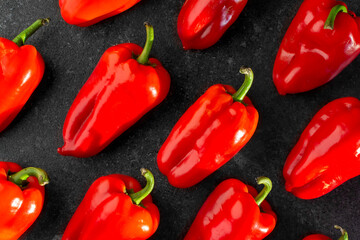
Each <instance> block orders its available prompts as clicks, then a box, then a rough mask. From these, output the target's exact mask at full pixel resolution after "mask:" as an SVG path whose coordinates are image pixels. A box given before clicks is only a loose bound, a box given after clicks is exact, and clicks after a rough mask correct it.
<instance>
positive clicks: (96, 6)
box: [59, 0, 140, 27]
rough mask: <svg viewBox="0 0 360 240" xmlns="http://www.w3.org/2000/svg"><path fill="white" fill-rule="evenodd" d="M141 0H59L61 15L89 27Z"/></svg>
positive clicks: (76, 23) (70, 22)
mask: <svg viewBox="0 0 360 240" xmlns="http://www.w3.org/2000/svg"><path fill="white" fill-rule="evenodd" d="M138 2H140V0H106V1H101V0H59V6H60V10H61V16H62V17H63V18H64V20H65V21H66V22H67V23H69V24H72V25H77V26H79V27H87V26H90V25H93V24H95V23H97V22H100V21H102V20H104V19H106V18H109V17H112V16H115V15H117V14H119V13H122V12H124V11H125V10H127V9H129V8H131V7H132V6H134V5H135V4H136V3H138Z"/></svg>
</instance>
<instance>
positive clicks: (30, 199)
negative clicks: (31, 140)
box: [0, 162, 49, 240]
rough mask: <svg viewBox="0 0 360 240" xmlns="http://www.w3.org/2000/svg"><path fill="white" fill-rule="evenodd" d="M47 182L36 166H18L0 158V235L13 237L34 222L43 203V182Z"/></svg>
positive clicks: (5, 239)
mask: <svg viewBox="0 0 360 240" xmlns="http://www.w3.org/2000/svg"><path fill="white" fill-rule="evenodd" d="M48 183H49V178H48V176H47V174H46V172H45V171H44V170H42V169H40V168H34V167H28V168H24V169H22V168H21V167H20V166H19V165H18V164H16V163H11V162H0V199H1V201H0V216H1V218H0V239H1V240H17V239H19V238H20V236H21V235H22V234H23V233H24V232H25V231H26V230H27V229H28V228H29V227H30V226H31V225H32V224H33V222H35V220H36V218H37V217H38V216H39V214H40V212H41V209H42V207H43V204H44V194H45V190H44V185H46V184H48Z"/></svg>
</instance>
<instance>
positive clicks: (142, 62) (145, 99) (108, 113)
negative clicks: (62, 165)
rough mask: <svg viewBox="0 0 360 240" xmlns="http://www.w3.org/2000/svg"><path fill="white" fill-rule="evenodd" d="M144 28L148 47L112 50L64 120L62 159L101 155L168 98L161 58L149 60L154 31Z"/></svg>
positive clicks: (119, 46)
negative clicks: (65, 157) (108, 146)
mask: <svg viewBox="0 0 360 240" xmlns="http://www.w3.org/2000/svg"><path fill="white" fill-rule="evenodd" d="M146 29H147V34H148V38H147V41H146V45H145V48H144V49H142V48H141V47H139V46H138V45H135V44H132V43H125V44H120V45H117V46H114V47H111V48H109V49H108V50H106V52H105V53H104V55H103V56H102V57H101V59H100V61H99V63H98V65H97V66H96V68H95V70H94V71H93V73H92V74H91V76H90V78H89V79H88V80H87V82H86V83H85V85H84V86H83V87H82V88H81V90H80V92H79V93H78V95H77V96H76V98H75V100H74V102H73V104H72V105H71V108H70V110H69V112H68V114H67V116H66V119H65V124H64V129H63V138H64V142H65V144H64V146H63V147H62V148H59V149H58V152H59V153H60V154H61V155H70V156H75V157H91V156H93V155H95V154H97V153H99V152H100V151H102V150H103V149H104V148H105V147H106V146H107V145H109V144H110V143H111V142H112V141H113V140H114V139H115V138H117V137H118V136H120V135H121V134H122V133H123V132H124V131H125V130H127V129H128V128H129V127H131V126H132V125H133V124H134V123H135V122H137V121H138V120H139V119H140V118H141V117H142V116H143V115H145V114H146V113H147V112H148V111H150V110H151V109H152V108H154V107H155V106H157V105H158V104H159V103H160V102H162V101H163V100H164V98H165V97H166V95H167V94H168V92H169V88H170V75H169V73H168V72H167V71H166V70H165V68H164V67H163V66H162V65H161V63H160V62H159V61H158V60H156V59H154V58H150V59H148V56H149V53H150V50H151V45H152V42H153V39H154V33H153V28H152V26H150V25H146ZM134 56H135V57H134ZM137 56H138V57H137ZM136 57H137V58H136Z"/></svg>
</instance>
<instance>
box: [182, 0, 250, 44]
mask: <svg viewBox="0 0 360 240" xmlns="http://www.w3.org/2000/svg"><path fill="white" fill-rule="evenodd" d="M246 3H247V0H222V1H218V0H187V1H185V3H184V6H183V7H182V9H181V11H180V14H179V17H178V22H177V29H178V34H179V37H180V39H181V42H182V44H183V47H184V49H185V50H186V49H204V48H208V47H210V46H212V45H214V44H215V43H216V42H217V41H218V40H219V39H220V38H221V36H222V35H223V34H224V33H225V31H226V30H227V29H228V28H229V27H230V26H231V25H232V24H233V23H234V22H235V21H236V19H237V18H238V16H239V15H240V13H241V12H242V10H243V9H244V7H245V5H246Z"/></svg>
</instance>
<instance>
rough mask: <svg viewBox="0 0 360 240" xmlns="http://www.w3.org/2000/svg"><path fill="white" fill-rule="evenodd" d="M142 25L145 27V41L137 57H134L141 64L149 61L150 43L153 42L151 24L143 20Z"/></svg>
mask: <svg viewBox="0 0 360 240" xmlns="http://www.w3.org/2000/svg"><path fill="white" fill-rule="evenodd" d="M144 25H145V27H146V43H145V46H144V49H143V51H142V52H141V54H140V55H139V57H138V58H137V59H136V60H137V61H138V63H140V64H143V65H145V64H148V62H149V55H150V52H151V48H152V45H153V42H154V28H153V26H151V25H150V24H149V23H147V22H145V23H144Z"/></svg>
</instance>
